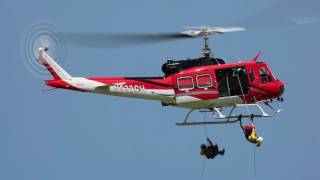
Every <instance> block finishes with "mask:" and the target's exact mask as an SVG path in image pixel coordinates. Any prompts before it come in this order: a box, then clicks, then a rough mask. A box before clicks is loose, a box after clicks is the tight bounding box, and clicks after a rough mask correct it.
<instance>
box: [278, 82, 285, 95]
mask: <svg viewBox="0 0 320 180" xmlns="http://www.w3.org/2000/svg"><path fill="white" fill-rule="evenodd" d="M284 84H285V83H284V82H282V81H280V85H279V96H281V95H282V94H283V93H284V90H285V87H284Z"/></svg>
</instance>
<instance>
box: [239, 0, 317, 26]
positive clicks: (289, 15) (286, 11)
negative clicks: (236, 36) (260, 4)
mask: <svg viewBox="0 0 320 180" xmlns="http://www.w3.org/2000/svg"><path fill="white" fill-rule="evenodd" d="M316 23H320V4H319V0H305V1H301V0H281V1H278V2H277V3H274V4H272V5H271V6H269V7H268V8H265V9H263V10H261V11H260V12H259V13H257V14H254V15H252V16H250V17H248V18H246V19H244V20H242V21H240V22H238V23H235V24H239V25H242V26H244V27H246V28H248V29H274V28H283V27H293V26H300V25H306V24H316Z"/></svg>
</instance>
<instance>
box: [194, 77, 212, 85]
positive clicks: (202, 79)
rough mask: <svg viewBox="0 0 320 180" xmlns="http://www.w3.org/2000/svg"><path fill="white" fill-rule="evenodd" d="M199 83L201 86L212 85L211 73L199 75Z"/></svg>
mask: <svg viewBox="0 0 320 180" xmlns="http://www.w3.org/2000/svg"><path fill="white" fill-rule="evenodd" d="M197 85H198V87H199V88H208V87H212V79H211V75H210V74H202V75H198V76H197Z"/></svg>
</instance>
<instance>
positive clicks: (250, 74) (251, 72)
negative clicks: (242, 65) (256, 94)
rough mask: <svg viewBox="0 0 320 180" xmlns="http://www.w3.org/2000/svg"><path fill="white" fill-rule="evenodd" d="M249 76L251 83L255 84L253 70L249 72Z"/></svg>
mask: <svg viewBox="0 0 320 180" xmlns="http://www.w3.org/2000/svg"><path fill="white" fill-rule="evenodd" d="M249 76H250V81H251V82H254V74H253V71H252V69H250V70H249Z"/></svg>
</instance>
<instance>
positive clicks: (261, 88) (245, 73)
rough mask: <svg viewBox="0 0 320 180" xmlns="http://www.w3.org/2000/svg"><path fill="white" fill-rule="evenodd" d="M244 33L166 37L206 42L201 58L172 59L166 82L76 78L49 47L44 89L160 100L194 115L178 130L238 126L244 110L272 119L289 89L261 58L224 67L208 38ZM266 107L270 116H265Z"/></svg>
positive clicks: (41, 56) (43, 52)
mask: <svg viewBox="0 0 320 180" xmlns="http://www.w3.org/2000/svg"><path fill="white" fill-rule="evenodd" d="M243 30H245V29H244V28H241V27H226V28H224V27H207V26H201V27H191V30H188V31H184V32H182V33H180V34H178V35H174V36H172V35H170V36H166V38H175V37H177V38H181V37H183V38H195V37H202V38H203V39H204V41H205V47H204V49H203V56H202V57H199V58H195V59H187V60H180V61H175V60H170V59H168V60H167V62H166V63H164V64H163V66H162V71H163V72H164V76H163V77H73V76H71V75H70V74H68V73H67V72H66V71H65V70H64V69H63V68H62V67H60V66H59V65H58V64H57V63H56V62H55V61H54V59H53V58H51V57H50V56H49V55H48V53H47V51H48V50H49V49H48V48H47V47H41V48H39V50H38V60H39V61H40V62H41V63H42V64H43V65H44V66H45V67H46V68H47V70H48V71H49V72H50V73H51V75H52V76H53V79H50V80H45V84H46V85H48V86H51V87H54V88H62V89H68V90H75V91H82V92H90V93H99V94H105V95H112V96H121V97H129V98H139V99H146V100H156V101H159V102H161V103H162V105H163V106H176V107H181V108H187V109H190V111H189V112H188V113H187V115H186V117H185V120H184V121H183V122H179V123H177V125H199V124H223V123H234V122H237V121H238V115H234V112H235V111H234V110H235V109H238V108H241V107H246V108H249V107H255V108H256V109H257V110H258V113H255V114H249V112H248V114H244V115H242V117H244V118H253V117H272V116H274V115H275V114H277V113H279V112H280V111H281V109H279V110H275V109H274V108H273V107H272V106H271V105H270V103H271V102H275V101H282V100H283V98H282V97H281V95H282V94H283V92H284V86H285V83H284V82H282V81H280V80H278V79H276V77H275V76H274V75H273V73H272V72H271V70H270V68H269V66H268V64H267V63H265V62H260V61H258V58H259V55H260V54H258V55H256V56H255V57H254V58H253V59H251V60H249V61H243V62H235V63H225V62H224V60H222V59H219V58H215V57H214V56H213V54H212V53H211V49H210V48H209V46H208V39H209V36H210V35H215V34H220V33H225V32H235V31H243ZM159 36H160V35H159ZM162 37H163V36H162ZM274 99H275V100H274ZM264 107H269V108H270V110H271V111H272V112H271V113H267V112H266V110H265V109H264ZM223 109H229V113H228V114H223V112H222V110H223ZM194 110H200V112H213V117H214V119H213V120H211V121H203V122H201V121H194V122H190V121H188V117H189V115H190V114H191V113H192V112H193V111H194ZM270 110H269V111H270Z"/></svg>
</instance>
